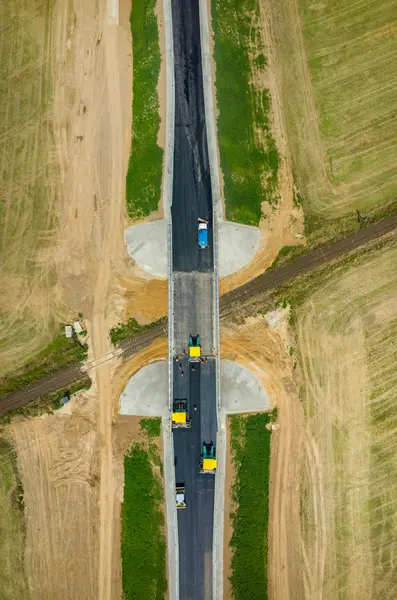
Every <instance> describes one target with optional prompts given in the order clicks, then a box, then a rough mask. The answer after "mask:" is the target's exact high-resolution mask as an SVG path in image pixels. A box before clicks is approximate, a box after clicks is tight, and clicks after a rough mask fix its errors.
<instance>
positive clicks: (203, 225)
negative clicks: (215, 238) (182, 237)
mask: <svg viewBox="0 0 397 600" xmlns="http://www.w3.org/2000/svg"><path fill="white" fill-rule="evenodd" d="M197 243H198V247H199V249H200V250H204V249H205V248H208V222H207V221H206V220H205V219H199V220H198V231H197Z"/></svg>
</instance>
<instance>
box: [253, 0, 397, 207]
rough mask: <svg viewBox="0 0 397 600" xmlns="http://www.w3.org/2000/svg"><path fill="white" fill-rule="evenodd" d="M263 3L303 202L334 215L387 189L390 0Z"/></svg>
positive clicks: (375, 203)
mask: <svg viewBox="0 0 397 600" xmlns="http://www.w3.org/2000/svg"><path fill="white" fill-rule="evenodd" d="M262 7H263V12H264V13H265V14H266V19H267V20H268V22H269V26H270V29H271V31H272V35H273V39H274V48H275V52H276V55H277V61H278V65H279V68H278V70H277V71H278V72H277V78H278V84H279V89H280V90H281V97H282V107H283V113H284V117H285V122H286V126H287V127H286V130H287V132H288V141H289V144H290V149H291V152H292V153H293V156H294V161H293V166H294V174H295V177H296V180H297V184H298V186H299V188H300V191H301V193H302V195H303V198H304V199H305V200H306V208H307V210H308V211H310V212H311V213H312V214H316V215H317V216H322V217H324V216H325V217H328V218H329V217H338V216H343V215H346V214H348V213H350V212H353V211H354V210H355V209H357V208H358V209H359V210H360V211H363V212H365V211H370V210H371V209H374V208H376V207H379V206H380V205H382V204H383V203H385V202H387V201H389V200H391V199H393V198H395V195H396V189H397V171H396V169H395V162H396V147H397V146H396V133H395V132H396V128H395V126H394V123H395V115H394V112H393V110H394V104H395V102H394V97H395V86H396V74H395V70H391V69H390V65H391V64H392V63H393V61H395V57H396V53H397V43H396V36H395V29H396V21H395V9H396V6H395V2H394V0H390V1H388V2H386V3H383V4H382V6H380V5H379V4H377V3H373V2H366V1H365V2H360V3H351V2H347V0H346V1H345V0H343V1H342V2H338V3H337V4H334V5H327V4H326V3H317V4H316V3H307V2H304V1H303V0H302V1H301V0H293V1H292V2H284V3H283V4H282V5H280V3H279V2H276V1H274V0H262Z"/></svg>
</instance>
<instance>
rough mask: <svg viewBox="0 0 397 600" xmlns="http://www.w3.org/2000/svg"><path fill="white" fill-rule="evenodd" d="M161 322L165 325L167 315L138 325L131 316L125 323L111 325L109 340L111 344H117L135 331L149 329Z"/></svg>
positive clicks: (140, 331) (139, 331)
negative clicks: (146, 323)
mask: <svg viewBox="0 0 397 600" xmlns="http://www.w3.org/2000/svg"><path fill="white" fill-rule="evenodd" d="M161 323H164V326H165V325H166V324H167V317H163V318H162V319H159V320H158V321H153V323H149V324H148V325H140V324H139V323H138V321H137V320H136V319H134V317H131V319H128V321H126V322H125V323H119V324H118V325H117V326H116V327H112V329H111V330H110V332H109V336H110V341H111V342H112V344H118V343H119V342H122V341H123V340H126V339H127V338H130V337H131V336H134V335H136V334H137V333H142V332H143V331H149V330H150V329H152V328H153V327H155V326H157V325H159V324H161Z"/></svg>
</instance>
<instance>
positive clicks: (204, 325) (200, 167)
mask: <svg viewBox="0 0 397 600" xmlns="http://www.w3.org/2000/svg"><path fill="white" fill-rule="evenodd" d="M172 27H173V38H174V40H173V41H174V65H175V66H174V68H175V132H174V136H175V137H174V140H175V141H174V173H173V191H172V207H171V218H172V275H171V277H172V287H171V288H170V289H171V294H172V304H173V329H172V332H171V343H172V360H173V399H174V400H179V401H180V400H183V401H185V402H187V408H188V414H189V415H191V420H192V425H191V427H190V428H188V429H187V428H179V429H174V454H175V480H176V483H177V484H183V485H184V486H185V499H186V508H184V509H180V510H178V543H179V599H180V600H203V598H205V599H206V600H211V599H212V597H213V593H212V545H213V518H214V490H215V475H214V474H209V473H207V474H200V456H201V448H202V444H203V442H207V443H211V442H213V443H214V444H215V442H216V385H215V380H216V358H215V344H214V340H215V335H214V332H215V330H216V323H215V322H214V302H216V301H217V299H216V298H215V296H214V294H215V289H216V286H215V279H214V278H215V274H214V252H213V234H212V222H213V218H212V192H211V180H210V170H209V161H208V147H207V134H206V125H205V111H204V90H203V75H202V65H201V47H200V22H199V5H198V0H174V1H173V2H172ZM199 218H201V219H205V220H206V221H207V222H208V248H205V249H199V247H198V240H197V229H198V219H199ZM197 334H199V335H200V338H201V351H202V355H204V356H206V357H209V358H208V360H207V362H205V363H201V362H189V359H188V357H187V356H186V353H188V346H189V336H190V335H192V336H196V335H197Z"/></svg>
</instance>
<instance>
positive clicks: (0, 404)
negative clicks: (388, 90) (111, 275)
mask: <svg viewBox="0 0 397 600" xmlns="http://www.w3.org/2000/svg"><path fill="white" fill-rule="evenodd" d="M396 228H397V215H391V216H390V217H386V218H384V219H382V220H381V221H379V222H378V223H375V225H370V226H369V227H365V228H363V229H360V230H359V231H358V232H357V233H355V234H354V235H350V236H348V237H346V238H344V239H342V240H338V241H337V242H335V243H333V244H330V245H329V246H324V247H322V248H318V249H317V250H312V251H311V252H308V253H307V254H305V255H303V256H301V257H299V258H298V259H297V260H296V261H294V262H292V263H290V264H287V265H284V266H283V267H279V268H278V269H274V271H266V273H263V275H260V276H259V277H257V278H256V279H253V280H252V281H249V282H248V283H246V284H245V285H243V286H241V287H239V288H236V289H235V290H233V291H231V292H228V293H227V294H225V295H224V296H222V298H221V299H220V315H221V317H222V316H223V314H224V313H225V311H230V309H232V308H233V306H235V305H236V304H237V303H238V302H239V301H240V300H241V299H244V300H249V299H250V298H254V297H255V296H256V295H258V294H260V293H262V292H263V291H264V290H266V289H269V288H272V287H275V286H277V285H280V284H283V283H286V282H287V281H290V280H291V279H293V278H294V277H297V276H298V275H304V274H305V273H308V272H310V271H312V270H313V269H315V268H317V267H320V266H321V265H323V264H325V263H327V262H330V261H332V260H334V259H336V258H339V257H341V256H343V255H344V254H348V253H349V252H352V251H353V250H356V249H357V248H360V247H362V246H365V245H366V244H368V243H369V242H372V241H374V240H376V239H378V238H380V237H382V236H383V235H386V234H387V233H390V232H392V231H393V230H395V229H396ZM166 336H167V324H166V321H165V320H164V322H163V323H162V324H160V325H156V326H155V327H153V328H152V329H150V330H149V331H145V332H143V333H141V334H137V335H135V336H134V337H133V338H132V339H129V340H125V341H124V342H123V343H122V347H121V349H120V350H119V351H115V353H114V355H117V356H120V355H122V356H131V355H132V354H134V353H136V352H140V350H142V349H143V348H145V347H146V346H148V345H149V344H151V343H152V342H153V341H154V340H155V339H157V338H159V337H166ZM112 359H113V356H112V357H110V358H108V357H104V360H112ZM95 367H96V365H95V364H93V365H90V364H89V365H88V366H86V367H85V370H88V374H89V371H90V370H92V369H94V368H95ZM84 374H85V372H83V371H82V370H81V367H80V366H73V367H70V368H68V369H65V370H63V371H61V372H56V373H54V374H53V375H49V376H48V377H46V378H44V379H40V380H39V381H36V382H35V383H34V384H32V385H31V386H28V387H25V388H22V389H20V390H18V391H16V392H14V393H12V394H9V395H8V396H4V397H3V398H1V399H0V415H2V414H5V413H7V412H10V411H12V410H15V409H16V408H19V407H21V406H24V405H25V404H28V403H29V402H32V401H33V400H36V399H37V398H39V397H40V396H43V395H44V394H48V393H50V392H56V391H57V390H59V389H62V388H64V387H65V386H68V385H70V384H71V383H73V382H74V381H77V380H78V379H81V378H82V377H83V376H84Z"/></svg>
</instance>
